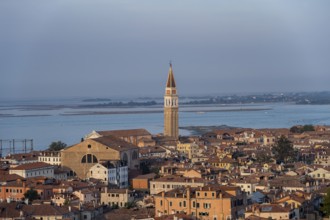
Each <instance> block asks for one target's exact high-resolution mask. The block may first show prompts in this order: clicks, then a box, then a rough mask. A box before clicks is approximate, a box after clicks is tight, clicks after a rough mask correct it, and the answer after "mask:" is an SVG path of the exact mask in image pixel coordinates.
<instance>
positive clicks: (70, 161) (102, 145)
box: [61, 136, 140, 179]
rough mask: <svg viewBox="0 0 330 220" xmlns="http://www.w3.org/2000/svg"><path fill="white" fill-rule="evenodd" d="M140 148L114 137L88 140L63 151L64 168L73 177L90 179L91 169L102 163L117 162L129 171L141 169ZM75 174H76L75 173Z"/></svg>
mask: <svg viewBox="0 0 330 220" xmlns="http://www.w3.org/2000/svg"><path fill="white" fill-rule="evenodd" d="M138 154H139V152H138V147H137V146H135V145H133V144H131V143H128V142H126V141H123V140H121V139H119V138H116V137H114V136H107V137H99V138H95V139H86V140H84V141H83V142H80V143H78V144H76V145H73V146H71V147H68V148H66V149H64V150H62V151H61V162H62V166H63V167H66V168H69V169H70V170H71V175H72V174H73V175H76V176H77V177H79V178H82V179H86V178H89V176H88V175H89V173H90V168H91V167H92V166H94V165H95V164H97V163H99V162H101V161H107V160H116V161H122V162H123V163H125V164H127V167H128V169H139V164H140V162H139V158H138ZM73 172H74V173H73Z"/></svg>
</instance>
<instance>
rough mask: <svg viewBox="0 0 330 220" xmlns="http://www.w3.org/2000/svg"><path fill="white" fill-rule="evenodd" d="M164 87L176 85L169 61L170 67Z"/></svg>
mask: <svg viewBox="0 0 330 220" xmlns="http://www.w3.org/2000/svg"><path fill="white" fill-rule="evenodd" d="M166 87H167V88H175V87H176V86H175V80H174V75H173V69H172V64H171V63H170V69H169V71H168V77H167V83H166Z"/></svg>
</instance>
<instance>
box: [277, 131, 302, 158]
mask: <svg viewBox="0 0 330 220" xmlns="http://www.w3.org/2000/svg"><path fill="white" fill-rule="evenodd" d="M272 152H273V154H274V155H275V159H276V161H277V163H282V162H284V163H287V162H294V161H296V160H297V151H296V150H295V149H294V148H293V144H292V142H291V141H290V140H289V139H288V138H286V137H285V136H283V135H282V136H281V137H280V138H279V139H278V140H277V141H276V143H275V145H274V146H273V148H272Z"/></svg>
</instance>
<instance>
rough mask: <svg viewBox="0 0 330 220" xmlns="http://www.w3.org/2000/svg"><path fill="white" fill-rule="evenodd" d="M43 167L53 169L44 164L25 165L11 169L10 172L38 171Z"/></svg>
mask: <svg viewBox="0 0 330 220" xmlns="http://www.w3.org/2000/svg"><path fill="white" fill-rule="evenodd" d="M45 167H53V165H50V164H48V163H44V162H36V163H27V164H22V165H19V166H17V167H14V168H11V170H33V169H40V168H45Z"/></svg>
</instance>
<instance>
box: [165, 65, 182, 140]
mask: <svg viewBox="0 0 330 220" xmlns="http://www.w3.org/2000/svg"><path fill="white" fill-rule="evenodd" d="M164 136H168V137H172V138H175V139H178V137H179V99H178V94H177V90H176V85H175V80H174V75H173V69H172V63H170V69H169V71H168V77H167V82H166V88H165V95H164Z"/></svg>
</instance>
